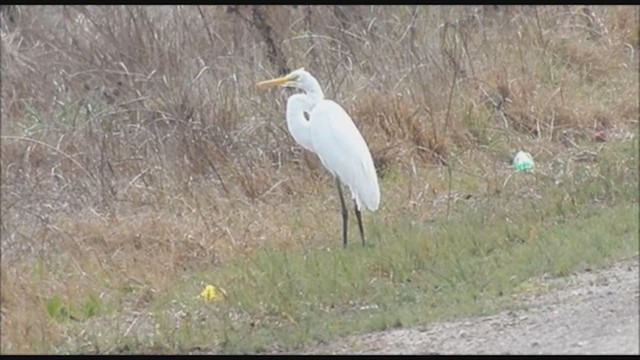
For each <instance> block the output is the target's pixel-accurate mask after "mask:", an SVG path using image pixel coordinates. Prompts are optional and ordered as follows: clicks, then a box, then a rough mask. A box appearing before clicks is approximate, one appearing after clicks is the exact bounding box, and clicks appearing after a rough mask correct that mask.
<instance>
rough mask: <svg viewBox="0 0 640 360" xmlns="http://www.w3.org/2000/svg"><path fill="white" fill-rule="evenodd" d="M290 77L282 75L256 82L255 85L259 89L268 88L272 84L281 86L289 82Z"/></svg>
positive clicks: (272, 85)
mask: <svg viewBox="0 0 640 360" xmlns="http://www.w3.org/2000/svg"><path fill="white" fill-rule="evenodd" d="M291 80H292V79H291V78H290V77H289V76H284V77H281V78H277V79H271V80H265V81H261V82H259V83H257V84H256V86H257V87H258V88H260V89H269V88H272V87H274V86H282V85H285V84H286V83H288V82H290V81H291Z"/></svg>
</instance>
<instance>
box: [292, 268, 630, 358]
mask: <svg viewBox="0 0 640 360" xmlns="http://www.w3.org/2000/svg"><path fill="white" fill-rule="evenodd" d="M638 271H639V268H638V257H634V258H632V259H630V260H626V261H623V262H620V263H618V264H616V265H615V266H612V267H610V268H607V269H602V270H598V271H594V272H585V273H581V274H577V275H573V276H570V277H567V278H563V279H553V280H547V281H545V283H547V284H548V285H550V286H551V288H553V289H557V290H553V291H551V292H549V293H546V294H544V295H541V296H531V297H528V298H525V299H523V300H522V301H523V303H524V304H525V305H526V309H524V310H516V311H504V312H501V313H499V314H496V315H492V316H485V317H478V318H469V319H462V320H458V321H452V322H445V323H438V324H433V325H430V326H428V327H425V328H413V329H396V330H389V331H384V332H378V333H372V334H366V335H360V336H352V337H347V338H345V339H342V340H340V341H338V342H335V343H331V344H322V345H318V346H314V347H311V348H308V349H307V350H306V351H304V353H306V354H434V353H435V354H638V353H639V345H638V344H639V343H640V339H639V332H638V327H639V326H638V323H639V315H638V313H639V305H638V301H639V299H638V294H639V288H640V285H639V279H638Z"/></svg>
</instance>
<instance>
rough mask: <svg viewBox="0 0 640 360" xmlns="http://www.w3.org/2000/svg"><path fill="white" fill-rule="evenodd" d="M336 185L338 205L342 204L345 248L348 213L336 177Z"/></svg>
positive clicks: (345, 243)
mask: <svg viewBox="0 0 640 360" xmlns="http://www.w3.org/2000/svg"><path fill="white" fill-rule="evenodd" d="M336 185H338V195H340V204H342V244H343V245H344V247H345V248H346V247H347V220H348V219H349V212H348V211H347V206H346V205H345V204H344V198H343V197H342V187H341V186H340V180H338V178H337V177H336Z"/></svg>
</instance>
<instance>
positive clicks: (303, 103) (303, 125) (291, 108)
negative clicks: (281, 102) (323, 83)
mask: <svg viewBox="0 0 640 360" xmlns="http://www.w3.org/2000/svg"><path fill="white" fill-rule="evenodd" d="M321 93H322V91H321ZM316 96H317V95H316ZM318 101H319V100H314V99H313V98H311V97H310V96H308V95H305V94H295V95H291V96H290V97H289V99H288V100H287V127H288V128H289V132H290V133H291V136H293V138H294V139H295V140H296V142H298V144H300V145H302V147H304V148H305V149H307V150H311V151H313V142H312V141H311V124H310V123H309V121H307V119H306V118H305V116H304V113H305V112H310V111H311V109H312V108H313V106H314V105H315V104H316V103H317V102H318Z"/></svg>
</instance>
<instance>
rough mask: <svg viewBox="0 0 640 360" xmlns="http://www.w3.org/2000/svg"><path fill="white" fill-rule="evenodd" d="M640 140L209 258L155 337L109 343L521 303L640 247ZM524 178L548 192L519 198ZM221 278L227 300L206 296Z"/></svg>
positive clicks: (160, 310) (337, 329)
mask: <svg viewBox="0 0 640 360" xmlns="http://www.w3.org/2000/svg"><path fill="white" fill-rule="evenodd" d="M636 145H637V144H636V143H635V142H627V143H623V144H612V145H611V146H609V147H608V148H607V149H603V150H601V151H600V153H599V160H598V162H596V163H593V164H586V165H583V166H581V167H578V168H574V169H572V170H567V171H566V172H565V173H564V174H553V176H552V175H548V174H547V175H545V174H544V173H538V174H537V175H536V174H518V175H517V176H516V178H515V179H513V180H512V181H511V182H509V183H508V186H506V187H505V189H504V191H502V192H501V193H500V194H498V195H493V196H485V197H479V198H474V199H472V200H469V201H467V202H460V203H458V204H457V205H456V206H455V207H453V210H452V214H451V216H450V217H449V218H446V217H445V216H444V215H443V216H439V217H437V218H436V219H435V220H434V221H430V222H427V221H424V220H420V219H421V218H420V217H418V216H416V215H415V214H414V215H413V217H412V216H411V215H409V214H405V215H406V216H405V217H404V218H399V217H395V218H391V219H390V220H379V218H376V217H373V220H371V222H372V223H371V224H369V225H370V226H368V230H369V232H368V235H369V243H370V244H371V246H367V247H362V246H361V245H360V244H359V243H358V242H355V243H352V244H351V245H350V247H349V248H348V249H346V250H343V249H341V247H340V246H338V245H339V242H338V241H336V242H335V244H336V246H334V247H331V248H312V249H307V250H306V251H299V252H292V251H290V250H276V249H272V248H264V249H262V250H259V251H257V252H256V253H254V254H253V255H251V256H249V257H239V258H238V259H237V260H236V261H232V262H230V263H227V264H226V265H224V266H219V267H210V268H205V269H201V270H199V271H198V272H196V273H194V274H192V275H190V276H188V277H186V278H184V279H183V281H180V282H179V283H176V284H175V286H173V287H171V291H167V292H165V293H162V294H157V296H155V297H154V299H153V300H152V302H151V303H150V305H149V307H150V309H151V310H150V312H151V314H152V318H153V321H154V322H155V324H156V326H157V327H156V329H155V332H154V333H153V336H152V337H150V338H149V339H148V340H146V342H145V341H137V340H132V338H131V337H128V338H127V337H121V338H118V339H114V338H109V339H108V340H104V339H103V340H102V341H103V343H104V344H103V345H100V346H102V347H101V350H100V352H149V351H158V352H171V353H173V352H187V351H192V350H194V349H195V350H198V349H199V350H202V349H209V350H211V351H215V352H222V353H256V352H261V351H269V350H274V349H280V350H283V349H288V350H294V349H296V348H299V347H302V346H304V345H306V344H309V343H310V342H313V341H318V340H325V341H328V340H331V339H335V338H338V337H340V336H344V335H347V334H353V333H362V332H368V331H376V330H383V329H387V328H391V327H397V326H411V325H418V324H428V323H431V322H434V321H438V320H443V319H449V318H453V317H461V316H467V315H474V314H482V313H491V312H494V311H496V310H498V309H500V308H503V307H504V306H509V305H510V304H512V303H513V302H512V298H511V295H514V294H516V293H518V292H519V291H522V290H523V289H524V288H526V286H523V284H527V283H528V281H529V279H532V278H535V277H538V276H541V275H543V274H548V275H552V276H563V275H567V274H570V273H572V272H575V271H578V270H581V269H584V268H586V267H593V266H597V265H603V264H606V263H608V262H610V261H614V260H616V259H619V258H623V257H627V256H630V255H637V254H638V247H639V244H638V231H639V229H638V218H637V214H638V211H639V209H638V203H637V198H638V189H637V180H634V178H635V179H637V170H638V169H637V153H636V151H635V148H634V147H635V146H636ZM523 188H531V189H537V190H538V191H539V193H540V194H541V197H540V198H538V199H532V198H529V197H524V196H518V194H519V193H518V191H519V190H521V189H523ZM376 219H378V220H377V221H376ZM301 226H302V225H301ZM338 230H339V229H335V233H336V234H338V233H339V231H338ZM352 234H353V233H352ZM209 283H211V284H215V285H217V286H220V287H222V288H223V289H225V290H226V291H227V293H228V297H227V298H225V299H223V300H221V301H217V302H213V303H204V302H203V301H202V300H199V299H197V295H198V294H199V293H200V291H201V290H202V288H204V286H205V285H206V284H209ZM105 341H106V342H105ZM92 344H93V345H92V346H97V345H96V344H101V342H100V341H98V340H95V339H94V341H93V342H92ZM122 344H128V345H127V346H126V347H123V345H122ZM149 349H153V350H149ZM77 350H78V348H75V350H73V351H74V352H75V351H77Z"/></svg>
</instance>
